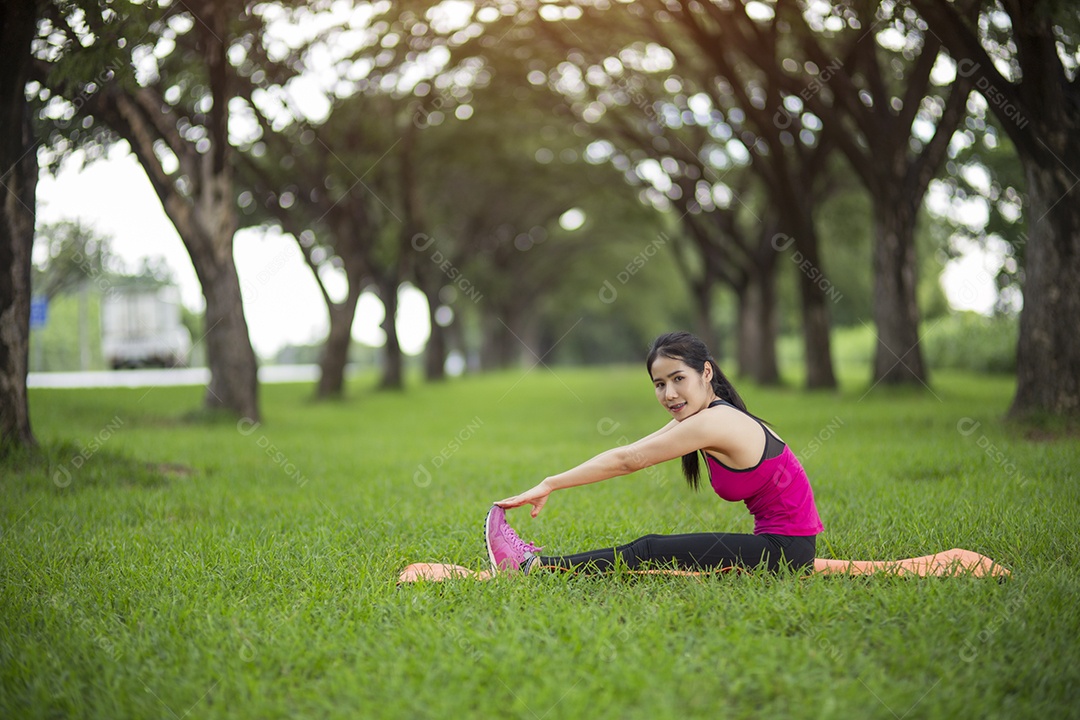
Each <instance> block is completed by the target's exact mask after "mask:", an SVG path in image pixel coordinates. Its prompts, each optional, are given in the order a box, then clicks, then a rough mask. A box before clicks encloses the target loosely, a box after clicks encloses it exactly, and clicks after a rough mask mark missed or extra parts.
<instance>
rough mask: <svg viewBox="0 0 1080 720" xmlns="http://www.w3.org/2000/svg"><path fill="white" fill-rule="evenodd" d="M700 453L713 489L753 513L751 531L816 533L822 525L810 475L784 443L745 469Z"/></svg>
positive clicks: (787, 533) (760, 532)
mask: <svg viewBox="0 0 1080 720" xmlns="http://www.w3.org/2000/svg"><path fill="white" fill-rule="evenodd" d="M762 428H764V426H762ZM765 432H768V430H765ZM703 454H704V455H705V458H706V462H707V464H708V467H709V480H710V482H711V483H712V487H713V490H715V491H716V494H717V495H719V496H720V497H721V498H723V499H724V500H727V501H728V502H738V501H740V500H742V501H743V502H745V503H746V509H747V510H749V511H750V514H751V515H753V516H754V534H755V535H761V534H763V533H768V534H771V535H800V536H805V535H817V534H818V533H819V532H821V531H822V530H823V529H824V526H823V525H822V524H821V518H820V517H819V516H818V512H817V506H816V505H815V504H814V491H813V490H811V489H810V479H809V478H807V477H806V471H805V470H803V466H802V464H801V463H800V462H799V459H798V458H797V457H795V453H793V452H792V451H791V448H790V447H788V446H787V445H784V451H783V452H782V453H780V454H779V455H777V456H776V457H774V458H769V459H767V460H762V461H760V462H759V463H758V464H757V465H755V466H754V467H752V468H746V469H745V470H733V469H732V468H729V467H727V466H726V465H724V464H723V463H721V462H720V461H719V460H717V459H716V458H714V457H712V456H711V455H709V454H708V453H703ZM764 454H765V453H764V452H763V453H762V455H763V456H764Z"/></svg>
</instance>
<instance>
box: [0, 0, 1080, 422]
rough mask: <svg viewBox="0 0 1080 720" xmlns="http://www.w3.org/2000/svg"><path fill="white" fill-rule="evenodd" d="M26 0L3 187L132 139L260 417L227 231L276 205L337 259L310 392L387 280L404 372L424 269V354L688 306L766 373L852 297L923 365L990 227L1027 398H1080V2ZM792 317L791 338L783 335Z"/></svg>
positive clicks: (13, 304)
mask: <svg viewBox="0 0 1080 720" xmlns="http://www.w3.org/2000/svg"><path fill="white" fill-rule="evenodd" d="M27 12H30V13H31V15H32V17H30V18H29V19H28V17H27ZM5 13H6V14H5V16H4V23H5V24H4V26H3V28H2V29H3V31H4V32H5V33H11V38H12V44H10V45H9V44H7V43H6V42H5V47H10V48H12V50H11V52H10V53H9V55H10V56H11V58H12V63H10V64H9V65H8V66H7V67H6V69H5V71H4V82H6V83H7V85H5V86H4V87H5V88H6V90H5V92H7V94H6V95H4V101H5V103H6V104H5V115H4V117H5V121H4V122H5V125H4V128H3V132H4V137H5V138H6V142H8V145H9V146H10V147H8V149H7V150H6V151H5V152H7V155H5V157H6V158H7V159H6V161H5V165H4V172H5V173H6V174H5V178H8V179H7V180H5V189H6V192H8V193H9V194H10V193H12V192H14V193H16V194H18V195H19V196H20V198H22V200H21V202H22V204H23V205H24V206H25V207H26V208H28V209H30V210H32V209H33V204H34V203H33V194H32V192H31V191H30V190H31V185H28V182H30V181H28V180H27V179H26V178H32V176H33V175H34V173H35V172H36V170H35V169H34V168H31V167H30V164H31V163H32V164H34V165H35V167H36V163H37V161H38V160H40V161H41V162H42V163H44V164H45V166H46V167H47V168H49V169H50V170H53V171H55V169H56V168H58V167H59V166H60V165H61V164H62V163H64V162H65V161H68V159H69V158H72V157H79V158H83V159H84V160H88V161H93V160H94V159H96V158H100V157H102V156H103V153H104V152H105V150H106V149H107V148H109V147H111V146H113V145H116V144H118V143H126V145H127V147H128V148H129V150H130V151H131V152H132V153H134V155H135V156H136V157H137V158H138V160H139V162H140V163H141V165H142V167H143V168H144V170H145V171H146V173H147V177H148V178H149V179H150V182H151V184H152V185H153V187H154V188H155V190H156V192H157V195H158V197H159V199H160V201H161V203H162V207H163V208H164V210H165V212H166V213H167V215H168V216H169V218H170V219H171V221H172V222H173V224H174V225H175V226H176V228H177V232H178V233H179V235H180V236H181V238H182V239H183V242H184V244H185V246H186V248H187V250H188V252H189V254H190V256H191V259H192V263H193V265H194V267H195V269H196V271H197V274H198V277H199V280H200V282H201V284H202V290H203V295H204V300H205V318H204V321H203V322H204V324H203V328H202V331H203V332H202V335H201V336H202V337H203V338H204V339H203V342H204V344H205V352H206V361H207V364H208V366H209V367H210V370H211V377H212V380H211V382H210V385H209V386H208V388H207V394H206V398H205V402H206V405H207V406H208V407H211V408H215V407H221V408H225V409H227V410H228V411H230V412H232V413H234V414H236V415H240V416H246V417H252V418H256V417H258V389H257V376H256V370H257V363H256V358H255V354H254V352H253V350H252V346H251V342H250V338H249V333H248V328H247V324H246V321H245V317H244V297H245V294H247V295H248V296H249V298H250V296H251V293H250V292H248V291H246V290H245V289H244V288H243V287H242V285H241V282H240V280H239V277H238V275H237V272H236V267H235V263H234V260H233V252H232V247H233V245H232V244H233V238H234V236H235V234H236V232H237V231H238V230H239V229H240V228H243V227H257V228H265V229H274V230H275V231H276V232H280V233H284V234H286V235H288V236H290V237H291V238H293V239H294V240H295V242H296V243H297V247H298V249H299V251H300V254H301V256H302V257H303V259H304V261H305V262H306V264H307V265H308V267H309V268H310V270H311V272H312V274H313V277H314V278H315V280H316V282H317V283H318V285H319V288H320V292H321V294H322V296H323V299H324V302H325V305H326V313H327V317H328V321H329V322H328V333H327V336H326V339H325V343H324V345H323V347H322V349H321V351H320V353H319V357H318V360H319V362H320V380H319V382H318V383H317V385H316V389H315V392H316V395H317V396H319V397H339V396H341V395H342V393H343V392H344V387H345V383H344V378H345V373H346V368H347V366H348V362H349V358H350V348H351V347H352V346H353V344H354V343H353V340H352V335H353V327H354V323H355V322H356V313H357V308H358V307H361V306H362V305H363V304H362V303H361V302H360V299H361V297H362V296H363V295H364V293H365V292H366V293H370V294H372V295H374V296H377V297H378V298H379V299H380V301H381V304H382V306H383V308H384V309H385V315H384V318H383V320H382V329H383V332H384V335H385V345H384V347H383V348H382V350H381V351H380V353H379V358H380V364H381V373H382V381H381V386H382V387H385V388H400V387H402V385H403V382H404V372H405V367H406V358H405V356H404V354H403V352H402V349H401V346H400V343H399V341H398V338H397V327H398V322H399V321H400V320H401V318H400V317H399V314H398V303H399V297H400V294H401V293H402V292H404V291H405V290H406V289H410V288H412V289H415V290H418V291H419V292H420V293H422V295H423V297H424V298H425V299H426V301H427V306H428V315H427V318H426V320H425V322H426V323H427V324H428V325H429V327H430V332H429V338H428V345H427V348H426V350H425V358H424V360H423V370H424V374H425V376H426V377H427V378H428V379H429V380H432V381H436V380H439V379H442V378H443V377H444V376H445V373H446V369H447V368H448V367H452V368H453V369H454V370H455V372H456V371H460V370H462V369H466V370H481V369H488V368H502V367H507V366H510V365H515V364H524V365H525V366H529V367H531V366H533V365H535V364H536V363H539V362H543V363H546V364H547V363H551V362H560V361H562V362H610V361H620V360H632V361H635V362H636V361H638V360H639V356H640V354H641V351H642V349H643V346H644V345H645V343H647V342H648V340H649V339H650V338H651V337H652V336H654V335H655V334H657V333H658V332H660V331H662V330H664V329H668V328H670V327H673V326H685V327H689V328H692V329H695V330H696V331H697V332H699V333H700V334H702V335H703V336H704V337H706V338H707V339H708V340H709V341H710V343H711V344H712V346H713V347H715V348H717V352H718V354H719V353H722V354H723V355H725V356H727V357H728V358H730V359H732V360H734V361H735V362H736V363H737V368H738V371H739V374H740V375H742V376H744V377H749V378H752V379H755V380H757V381H759V382H762V383H777V382H780V381H781V379H782V377H783V376H784V375H785V374H786V373H794V375H796V376H798V377H800V378H802V379H803V382H804V384H805V386H806V387H809V388H829V387H835V386H836V384H837V379H836V370H835V364H836V360H835V357H834V351H833V349H832V343H833V337H834V330H835V329H836V328H837V327H839V326H845V325H850V326H854V327H857V328H867V329H869V332H871V333H872V334H873V336H874V349H873V358H872V362H871V363H870V368H871V373H870V376H869V377H868V381H869V382H870V383H871V384H873V385H876V384H878V383H886V384H907V385H912V386H913V387H922V386H924V385H928V384H929V382H930V377H929V373H928V370H927V368H928V362H927V358H926V357H925V355H924V353H925V352H926V349H927V347H929V343H924V342H923V340H924V338H923V336H922V335H921V334H920V327H921V326H925V325H926V323H925V322H924V321H925V320H926V319H927V318H928V317H930V318H940V317H942V316H943V313H945V312H947V303H945V302H944V299H943V295H942V292H941V289H940V284H939V283H938V276H939V275H940V273H941V268H942V265H943V263H944V262H946V261H947V260H948V259H949V258H951V257H955V256H956V255H957V254H959V253H960V252H962V251H964V250H965V248H969V247H971V246H973V245H979V246H981V247H983V248H984V249H985V250H987V251H989V252H991V253H993V254H995V255H996V256H997V257H999V258H1000V261H1001V262H1000V266H1001V270H1000V271H999V272H998V275H997V284H998V289H999V293H1000V295H999V297H1000V301H999V303H998V304H997V308H996V310H997V312H998V313H999V314H1001V315H1003V316H1006V317H1007V316H1010V315H1012V316H1015V314H1017V313H1019V315H1020V318H1021V322H1020V327H1021V330H1020V342H1019V348H1020V350H1021V352H1020V354H1019V360H1018V364H1017V370H1016V371H1017V373H1018V377H1019V380H1020V385H1019V387H1018V392H1017V398H1016V402H1015V404H1014V411H1015V413H1016V414H1017V415H1030V414H1032V413H1036V414H1037V413H1042V412H1046V413H1051V414H1066V415H1069V414H1075V413H1076V412H1080V387H1078V386H1077V382H1080V381H1078V380H1077V378H1080V343H1078V342H1077V341H1076V339H1075V333H1073V332H1071V330H1067V329H1063V328H1064V326H1065V325H1066V323H1063V321H1062V318H1066V317H1075V316H1076V311H1077V310H1080V307H1078V305H1077V304H1078V303H1080V299H1078V298H1080V292H1078V290H1077V289H1076V287H1075V282H1071V281H1070V280H1069V279H1070V278H1075V277H1076V271H1077V270H1080V267H1077V266H1076V265H1075V262H1076V258H1078V257H1080V249H1078V247H1077V243H1080V228H1078V224H1080V219H1078V218H1077V216H1076V208H1077V207H1080V205H1078V204H1077V203H1075V202H1073V201H1072V200H1073V199H1074V198H1072V197H1071V194H1073V193H1074V192H1075V190H1074V188H1075V185H1076V178H1077V176H1076V175H1075V173H1076V172H1077V171H1078V170H1077V168H1080V161H1078V160H1080V155H1078V154H1077V153H1078V152H1080V151H1078V150H1077V146H1076V140H1075V138H1076V137H1077V133H1076V132H1075V131H1076V130H1077V128H1076V127H1075V125H1076V123H1077V122H1080V120H1078V118H1077V114H1078V111H1077V107H1078V106H1080V104H1078V103H1077V97H1076V93H1077V80H1076V68H1077V62H1078V55H1077V50H1076V47H1077V43H1076V39H1077V32H1078V28H1080V19H1078V18H1080V14H1078V11H1077V10H1076V9H1075V8H1069V7H1067V4H1062V3H1052V2H1049V1H1048V0H1043V1H1042V2H1036V3H1019V2H1004V3H1001V4H996V3H987V2H978V1H963V2H961V1H960V0H957V1H956V2H945V3H939V2H930V1H929V0H927V1H926V2H923V1H922V0H919V1H918V2H913V3H911V4H910V5H908V4H900V3H894V2H889V1H881V2H874V1H871V0H866V1H865V2H862V1H860V2H855V3H848V4H842V5H828V4H824V3H802V2H787V1H786V0H776V1H775V2H763V1H757V0H745V1H741V2H733V3H709V2H706V3H699V2H691V1H689V0H686V1H683V0H648V1H646V2H638V3H616V2H609V1H608V0H589V1H588V2H586V1H584V0H583V1H582V2H573V1H570V0H564V1H562V2H544V3H536V2H521V3H502V4H493V3H487V2H475V3H472V2H455V1H452V0H447V1H446V2H412V1H407V2H399V3H389V2H370V3H369V2H330V1H329V0H313V1H312V2H298V1H285V0H278V1H277V2H265V3H254V2H244V1H242V0H230V1H229V2H225V3H209V2H197V3H193V2H187V3H176V2H168V1H167V0H161V1H160V2H151V3H128V2H113V1H109V0H92V1H90V2H83V3H78V4H70V3H61V2H41V3H38V4H33V3H31V4H29V5H25V6H21V7H20V8H18V9H16V8H13V7H8V8H7V9H6V10H5ZM28 28H29V29H28ZM19 33H21V35H19ZM4 37H5V38H7V37H8V35H7V34H5V36H4ZM16 40H17V42H16ZM16 48H22V49H21V50H19V51H17V52H16ZM16 61H17V62H16ZM8 86H10V87H8ZM12 88H16V90H18V92H17V91H16V90H12ZM18 138H22V140H21V141H20V140H18ZM20 163H22V165H20ZM20 168H21V170H20ZM19 173H22V175H19ZM19 177H22V178H23V180H22V181H19V180H18V178H19ZM31 184H32V183H31ZM924 206H925V207H926V208H927V209H928V210H929V213H927V212H924V211H923V209H924ZM8 207H11V203H10V202H9V203H8ZM6 212H8V211H6ZM17 215H18V213H17V212H16V214H15V215H5V223H6V224H5V228H7V229H6V230H5V232H6V233H7V235H5V239H4V242H3V243H2V245H3V247H4V253H5V254H4V258H5V259H7V262H6V263H5V265H6V266H7V267H10V268H11V270H12V271H11V273H10V274H9V275H5V276H4V281H3V283H0V285H2V287H0V290H2V291H3V292H0V300H3V304H2V305H0V312H7V313H8V314H6V315H3V316H2V317H0V320H2V322H4V323H8V324H9V325H10V326H11V332H9V333H8V335H7V336H6V337H8V338H10V339H7V340H5V345H4V347H5V350H4V354H3V355H0V360H3V361H4V363H3V374H4V377H5V381H4V382H5V383H6V385H4V392H5V393H7V394H6V395H5V397H10V398H11V402H12V403H14V404H13V405H10V406H11V407H17V406H18V404H19V402H21V401H19V400H18V397H19V393H20V390H19V384H20V381H19V376H20V374H22V375H25V363H22V364H20V362H21V361H20V360H19V358H20V357H24V356H25V355H26V354H27V353H28V350H27V348H26V347H25V346H24V344H21V343H22V341H21V340H20V339H19V338H20V337H24V336H25V334H26V333H25V332H24V329H21V328H23V326H24V325H25V322H24V316H25V315H26V314H27V313H26V309H25V308H24V307H23V305H24V304H26V303H24V302H23V300H22V299H20V298H22V296H23V295H25V294H27V293H28V292H29V284H28V283H26V282H24V281H23V280H24V276H28V275H29V270H30V262H31V261H30V256H29V252H28V250H27V248H28V247H29V246H28V245H27V243H28V242H29V241H28V240H27V239H26V238H25V237H24V236H25V235H26V232H27V231H26V227H24V226H25V222H23V223H22V225H20V220H19V217H18V216H17ZM73 227H74V226H73ZM20 228H21V229H20ZM59 230H60V229H59V228H49V229H45V228H39V233H40V234H41V235H42V237H48V236H49V235H50V234H51V235H55V234H56V233H57V232H59ZM45 242H46V244H47V245H48V250H47V251H42V252H45V254H46V255H47V256H48V258H49V259H48V262H47V263H45V264H44V265H42V266H41V267H42V271H43V272H44V271H45V270H47V271H48V273H50V274H49V275H48V276H46V275H44V274H43V275H41V276H40V277H39V283H40V286H41V287H42V288H43V289H44V290H43V291H44V292H46V293H50V292H51V293H56V292H60V291H61V290H62V289H63V288H64V287H65V283H70V282H78V280H77V275H78V273H75V274H74V275H71V274H68V275H65V272H67V271H65V270H64V267H65V262H66V261H65V260H64V256H63V253H62V252H59V250H57V248H60V247H66V246H65V245H64V243H63V242H60V243H59V245H58V244H57V242H58V241H56V240H55V239H54V240H46V241H45ZM71 247H74V246H71ZM86 249H87V250H88V249H89V246H87V248H86ZM104 249H105V245H104V244H102V245H101V248H100V250H101V252H102V253H103V252H104ZM54 251H55V252H54ZM83 257H85V258H89V257H91V256H90V255H86V253H85V252H83ZM93 257H95V258H96V259H95V260H93V262H98V263H103V262H106V260H107V258H105V257H104V256H102V255H101V254H100V253H99V255H96V256H93ZM88 262H90V261H89V260H88ZM68 264H69V265H70V263H68ZM70 269H71V268H70V267H69V268H68V270H70ZM65 277H67V278H68V279H67V280H64V278H65ZM50 288H51V289H50ZM249 301H250V300H249ZM5 308H8V309H9V310H5ZM969 325H970V323H969ZM5 327H7V325H5ZM932 327H937V324H936V321H935V324H934V325H932ZM943 327H949V325H946V326H943ZM968 331H970V327H966V329H965V332H968ZM792 334H796V335H798V336H800V337H801V341H800V342H799V345H800V350H799V353H798V356H799V357H800V358H801V363H802V367H801V368H791V367H787V368H785V367H783V365H784V363H783V362H782V361H781V360H780V356H781V355H782V353H779V352H778V347H781V346H782V345H783V343H781V339H782V337H784V336H788V335H792ZM1035 358H1040V359H1041V362H1042V365H1040V368H1041V369H1040V370H1036V369H1035V365H1034V363H1035ZM1048 360H1049V363H1047V361H1048ZM931 364H932V363H931ZM22 385H23V386H24V385H25V380H22ZM8 406H9V403H8V402H5V407H8ZM12 417H14V415H12ZM21 423H22V421H21V420H19V419H18V418H15V419H14V420H12V419H10V418H8V417H7V416H5V419H4V434H5V437H8V436H10V437H16V438H18V437H22V438H23V439H24V440H25V439H26V438H28V437H29V432H28V430H29V428H28V426H27V427H25V428H22V427H21Z"/></svg>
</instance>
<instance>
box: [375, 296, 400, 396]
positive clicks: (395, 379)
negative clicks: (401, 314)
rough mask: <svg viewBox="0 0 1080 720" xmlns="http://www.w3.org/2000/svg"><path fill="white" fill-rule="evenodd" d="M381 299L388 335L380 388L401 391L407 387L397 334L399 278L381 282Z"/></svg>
mask: <svg viewBox="0 0 1080 720" xmlns="http://www.w3.org/2000/svg"><path fill="white" fill-rule="evenodd" d="M379 297H380V299H381V300H382V303H383V307H384V308H385V309H386V317H384V318H383V321H382V329H383V332H384V333H386V345H384V346H383V376H382V380H381V381H380V382H379V387H380V388H382V389H383V390H401V389H403V388H404V387H405V368H404V358H403V357H402V354H401V343H400V342H399V341H398V334H397V308H398V278H397V276H396V275H393V276H392V277H385V278H383V279H381V280H380V281H379Z"/></svg>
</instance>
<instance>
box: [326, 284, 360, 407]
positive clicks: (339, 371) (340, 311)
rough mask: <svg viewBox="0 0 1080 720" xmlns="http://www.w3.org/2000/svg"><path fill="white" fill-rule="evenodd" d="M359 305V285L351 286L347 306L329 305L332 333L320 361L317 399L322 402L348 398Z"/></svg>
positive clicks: (343, 304) (327, 305) (345, 303)
mask: <svg viewBox="0 0 1080 720" xmlns="http://www.w3.org/2000/svg"><path fill="white" fill-rule="evenodd" d="M359 301H360V288H359V285H358V284H355V283H350V285H349V294H348V296H346V298H345V301H344V302H341V303H327V304H326V309H327V311H328V312H329V313H330V331H329V332H328V333H327V335H326V342H325V343H324V344H323V349H322V356H321V357H320V358H319V382H318V384H317V385H316V387H315V397H316V398H318V399H320V400H324V399H327V398H340V397H342V396H343V395H344V394H345V366H346V365H347V364H348V362H349V346H350V345H351V344H352V326H353V320H354V319H355V317H356V304H357V303H358V302H359Z"/></svg>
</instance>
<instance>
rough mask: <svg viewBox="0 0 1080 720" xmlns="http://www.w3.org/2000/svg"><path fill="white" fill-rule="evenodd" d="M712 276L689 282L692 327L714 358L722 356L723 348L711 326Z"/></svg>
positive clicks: (717, 334) (718, 336)
mask: <svg viewBox="0 0 1080 720" xmlns="http://www.w3.org/2000/svg"><path fill="white" fill-rule="evenodd" d="M712 290H713V285H712V278H710V277H708V276H706V277H704V278H702V279H701V280H699V281H693V282H691V283H690V300H691V305H692V307H693V311H694V326H695V327H694V329H695V331H696V332H697V336H698V337H699V338H701V341H702V342H703V343H705V347H707V348H709V352H711V353H712V356H713V357H714V358H717V359H720V358H722V357H723V355H724V352H723V348H722V347H721V346H720V335H719V333H717V332H716V330H715V329H714V328H713V317H712V298H713V292H712Z"/></svg>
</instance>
